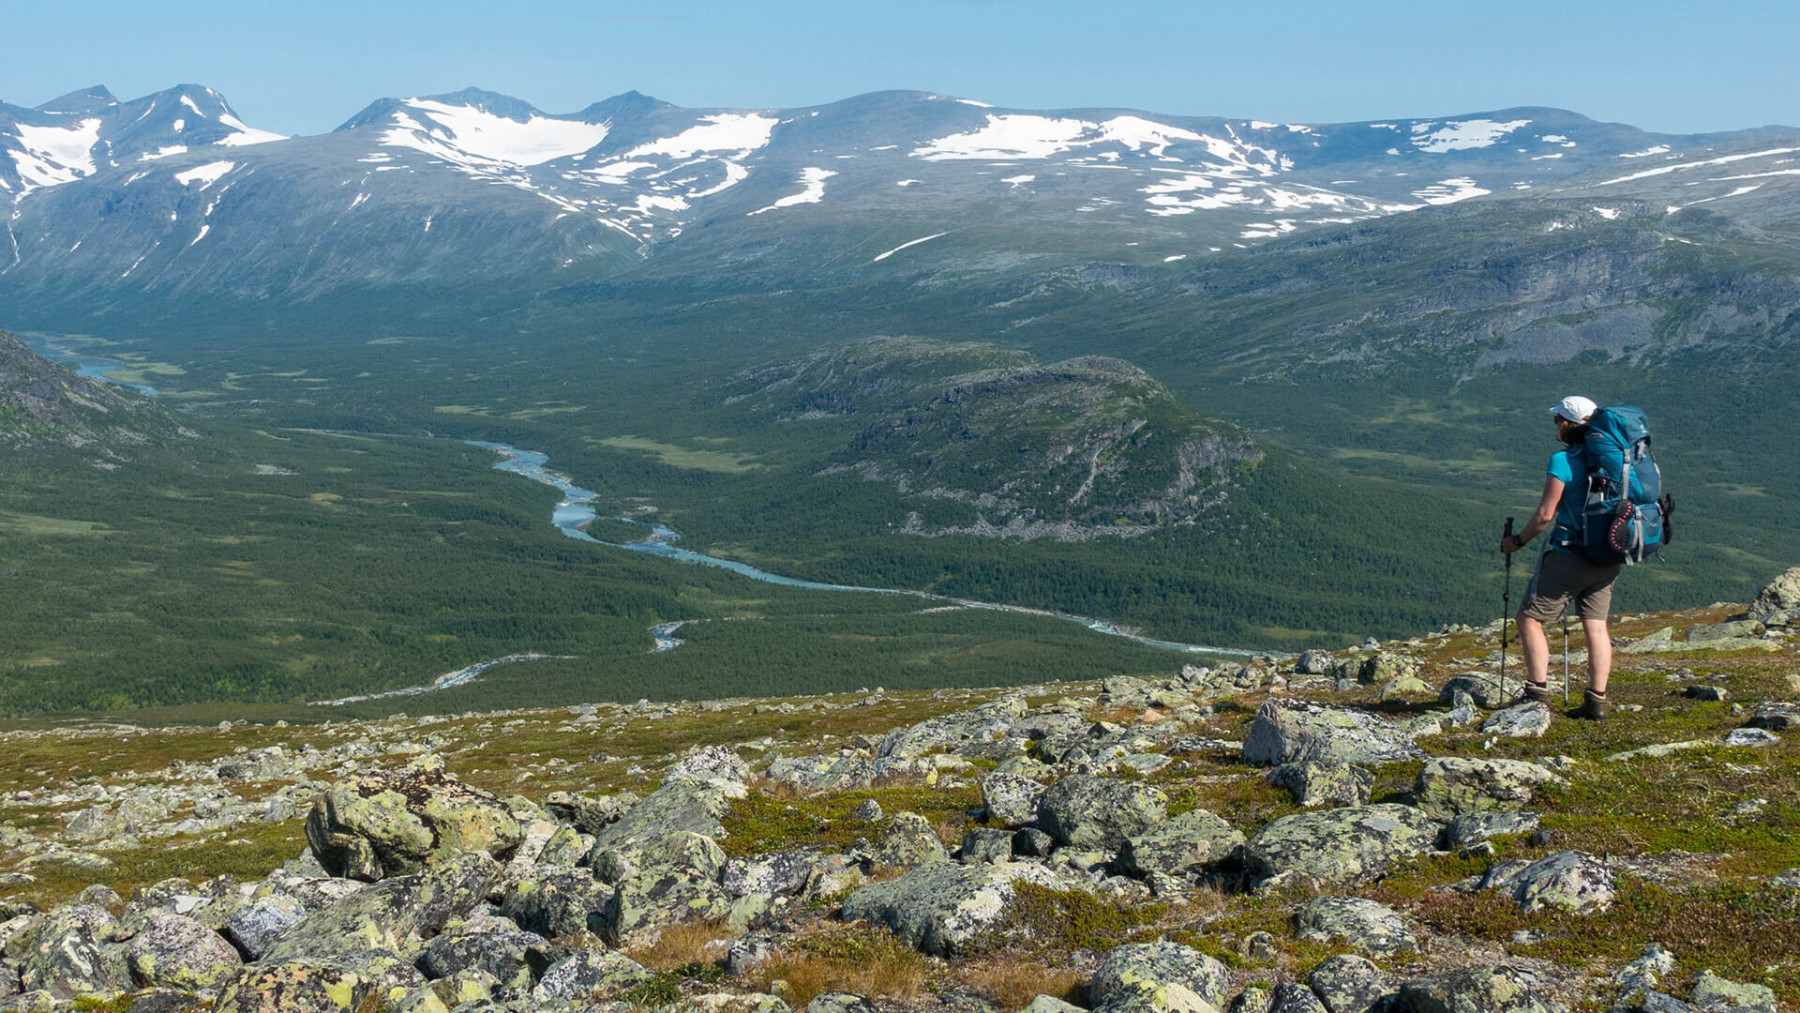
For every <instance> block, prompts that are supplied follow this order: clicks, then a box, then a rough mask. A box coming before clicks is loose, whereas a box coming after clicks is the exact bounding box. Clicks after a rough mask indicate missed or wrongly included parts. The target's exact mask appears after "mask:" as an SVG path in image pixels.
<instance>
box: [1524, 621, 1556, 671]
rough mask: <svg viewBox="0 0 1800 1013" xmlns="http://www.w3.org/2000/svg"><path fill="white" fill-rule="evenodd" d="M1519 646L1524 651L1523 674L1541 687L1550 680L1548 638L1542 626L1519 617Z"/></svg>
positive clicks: (1539, 623)
mask: <svg viewBox="0 0 1800 1013" xmlns="http://www.w3.org/2000/svg"><path fill="white" fill-rule="evenodd" d="M1518 622H1519V646H1520V647H1521V648H1523V649H1524V651H1525V674H1526V675H1527V676H1529V677H1530V679H1531V681H1532V682H1533V683H1536V684H1537V685H1539V686H1542V685H1543V684H1544V683H1545V682H1546V681H1548V680H1549V678H1550V638H1548V637H1546V636H1544V624H1543V623H1541V622H1538V621H1537V620H1536V619H1529V618H1526V617H1525V616H1523V615H1521V616H1519V617H1518Z"/></svg>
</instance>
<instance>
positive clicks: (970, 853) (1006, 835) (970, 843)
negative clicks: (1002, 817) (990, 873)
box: [957, 827, 1013, 865]
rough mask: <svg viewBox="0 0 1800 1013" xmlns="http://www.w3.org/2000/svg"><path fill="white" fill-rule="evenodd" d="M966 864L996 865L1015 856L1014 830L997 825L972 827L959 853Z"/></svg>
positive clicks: (965, 836) (965, 835) (959, 858)
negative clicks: (999, 827) (997, 826)
mask: <svg viewBox="0 0 1800 1013" xmlns="http://www.w3.org/2000/svg"><path fill="white" fill-rule="evenodd" d="M957 857H958V860H959V861H961V862H962V863H963V864H964V865H994V864H996V863H999V862H1010V861H1012V858H1013V832H1012V831H1010V830H1000V829H998V828H995V827H970V828H969V831H968V833H966V834H964V835H963V841H962V848H961V849H960V851H959V852H958V854H957Z"/></svg>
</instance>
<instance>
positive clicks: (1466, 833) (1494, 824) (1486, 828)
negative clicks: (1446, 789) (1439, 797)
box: [1443, 812, 1542, 851]
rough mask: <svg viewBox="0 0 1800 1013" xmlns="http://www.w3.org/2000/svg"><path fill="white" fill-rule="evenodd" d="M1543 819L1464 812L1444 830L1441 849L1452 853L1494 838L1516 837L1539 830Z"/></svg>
mask: <svg viewBox="0 0 1800 1013" xmlns="http://www.w3.org/2000/svg"><path fill="white" fill-rule="evenodd" d="M1540 822H1542V819H1541V818H1540V817H1539V816H1538V814H1537V813H1527V812H1496V813H1464V814H1462V815H1460V816H1458V817H1456V818H1455V819H1453V820H1451V821H1450V825H1449V826H1447V827H1445V828H1444V838H1443V842H1444V847H1445V848H1446V849H1448V850H1451V851H1455V850H1458V849H1461V848H1473V847H1475V846H1476V845H1478V844H1480V843H1481V842H1483V841H1486V840H1491V839H1493V838H1495V837H1516V836H1518V835H1520V834H1528V833H1531V832H1532V831H1533V830H1536V829H1537V828H1538V824H1539V823H1540Z"/></svg>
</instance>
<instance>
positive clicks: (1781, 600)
mask: <svg viewBox="0 0 1800 1013" xmlns="http://www.w3.org/2000/svg"><path fill="white" fill-rule="evenodd" d="M1796 609H1800V566H1796V567H1794V568H1793V569H1791V570H1789V571H1787V572H1786V573H1784V574H1782V575H1781V576H1779V577H1776V578H1775V579H1774V580H1772V581H1770V582H1769V585H1768V586H1767V587H1765V588H1763V589H1762V590H1761V591H1760V592H1758V593H1757V595H1756V601H1754V602H1752V603H1751V604H1750V615H1751V616H1752V617H1756V618H1761V617H1762V616H1765V615H1768V614H1769V613H1772V612H1792V611H1794V610H1796Z"/></svg>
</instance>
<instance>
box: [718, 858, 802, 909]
mask: <svg viewBox="0 0 1800 1013" xmlns="http://www.w3.org/2000/svg"><path fill="white" fill-rule="evenodd" d="M823 860H824V856H823V855H821V854H820V853H819V852H818V850H817V849H815V848H796V849H794V850H791V851H777V852H774V853H771V854H767V855H757V856H754V857H751V858H732V859H728V860H727V861H726V862H725V872H724V875H723V876H722V877H721V878H720V880H719V885H721V886H723V887H724V888H725V894H726V896H729V897H734V898H735V897H748V896H750V895H751V894H757V893H766V894H771V895H773V896H777V897H791V896H794V895H796V894H800V893H804V892H805V891H806V888H807V886H809V885H810V884H811V883H812V881H813V880H814V879H816V878H818V876H819V874H820V871H821V868H822V864H823Z"/></svg>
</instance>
